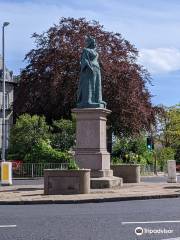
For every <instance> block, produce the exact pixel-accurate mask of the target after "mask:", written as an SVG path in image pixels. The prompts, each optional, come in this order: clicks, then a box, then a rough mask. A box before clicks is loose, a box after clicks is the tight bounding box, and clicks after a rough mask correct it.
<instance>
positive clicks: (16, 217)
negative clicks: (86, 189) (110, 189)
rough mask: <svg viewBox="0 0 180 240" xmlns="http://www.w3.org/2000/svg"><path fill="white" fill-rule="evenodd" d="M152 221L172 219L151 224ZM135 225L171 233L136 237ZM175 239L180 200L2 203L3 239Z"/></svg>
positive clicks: (179, 225)
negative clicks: (47, 203)
mask: <svg viewBox="0 0 180 240" xmlns="http://www.w3.org/2000/svg"><path fill="white" fill-rule="evenodd" d="M152 221H171V222H160V223H159V222H158V223H152ZM172 221H179V222H172ZM129 222H131V223H129ZM134 222H144V223H134ZM147 222H149V223H147ZM136 227H142V228H143V231H149V232H150V231H151V232H152V231H160V232H162V231H169V233H156V234H155V233H151V234H150V233H144V234H142V235H141V236H137V235H136V234H135V228H136ZM173 238H175V239H180V199H161V200H140V201H129V202H128V201H127V202H114V203H89V204H62V205H61V204H59V205H58V204H57V205H56V204H52V205H17V206H16V205H15V206H8V205H1V206H0V240H71V239H72V240H140V239H141V240H146V239H147V240H160V239H173Z"/></svg>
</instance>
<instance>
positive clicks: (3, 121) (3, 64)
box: [2, 22, 9, 162]
mask: <svg viewBox="0 0 180 240" xmlns="http://www.w3.org/2000/svg"><path fill="white" fill-rule="evenodd" d="M8 25H9V22H4V23H3V26H2V71H3V99H2V105H3V112H2V115H3V119H2V161H3V162H5V161H6V155H5V153H6V126H5V125H6V99H5V94H6V81H5V41H4V29H5V27H6V26H8Z"/></svg>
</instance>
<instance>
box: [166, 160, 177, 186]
mask: <svg viewBox="0 0 180 240" xmlns="http://www.w3.org/2000/svg"><path fill="white" fill-rule="evenodd" d="M167 166H168V179H167V182H168V183H176V182H177V175H176V161H175V160H168V161H167Z"/></svg>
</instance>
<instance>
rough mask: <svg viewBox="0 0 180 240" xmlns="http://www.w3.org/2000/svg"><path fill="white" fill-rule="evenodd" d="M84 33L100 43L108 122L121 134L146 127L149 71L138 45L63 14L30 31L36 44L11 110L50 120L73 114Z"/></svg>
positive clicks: (151, 112)
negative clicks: (52, 22)
mask: <svg viewBox="0 0 180 240" xmlns="http://www.w3.org/2000/svg"><path fill="white" fill-rule="evenodd" d="M87 35H91V36H92V37H95V38H96V40H97V43H98V52H99V55H100V65H101V73H102V88H103V99H104V101H106V102H107V108H109V109H111V110H112V114H111V115H110V116H109V121H108V123H109V127H111V128H112V130H113V131H114V132H115V133H116V134H117V135H123V136H124V135H133V134H137V133H139V132H141V131H142V130H143V129H144V130H147V129H149V128H150V124H151V123H154V108H153V107H152V104H151V94H150V92H149V91H148V89H147V85H148V84H149V82H150V76H149V74H148V72H147V71H146V70H145V69H144V68H143V67H142V66H141V65H139V64H138V63H137V58H138V51H137V49H136V48H135V47H134V46H133V45H132V44H131V43H130V42H128V41H127V40H126V39H124V38H123V37H122V36H121V34H119V33H113V32H108V31H106V30H105V29H104V28H103V26H101V25H100V24H99V23H98V22H96V21H86V20H85V19H84V18H80V19H74V18H62V19H60V21H59V23H58V24H56V25H54V26H52V27H51V28H49V29H48V30H47V32H44V33H42V34H37V33H35V34H34V35H33V37H34V39H35V43H36V46H35V47H34V48H33V49H32V50H31V51H30V52H29V53H28V54H27V55H26V60H27V66H26V67H25V69H23V71H22V72H21V76H20V81H19V84H18V88H17V91H16V96H15V104H14V112H15V114H16V115H20V114H22V113H24V112H26V113H30V114H43V115H45V116H46V119H47V120H48V122H49V123H51V122H52V121H53V120H57V119H59V118H66V119H69V118H70V117H71V109H72V108H74V107H75V106H76V98H77V96H76V90H77V86H78V79H79V72H80V56H81V53H82V49H83V47H84V40H85V36H87ZM21 99H23V101H22V100H21Z"/></svg>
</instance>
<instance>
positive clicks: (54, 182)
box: [44, 169, 90, 195]
mask: <svg viewBox="0 0 180 240" xmlns="http://www.w3.org/2000/svg"><path fill="white" fill-rule="evenodd" d="M89 192H90V169H80V170H60V169H59V170H58V169H46V170H44V194H46V195H56V194H83V193H89Z"/></svg>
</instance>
